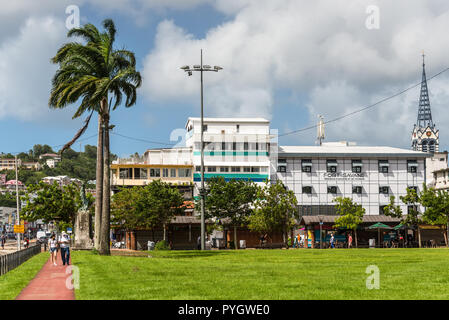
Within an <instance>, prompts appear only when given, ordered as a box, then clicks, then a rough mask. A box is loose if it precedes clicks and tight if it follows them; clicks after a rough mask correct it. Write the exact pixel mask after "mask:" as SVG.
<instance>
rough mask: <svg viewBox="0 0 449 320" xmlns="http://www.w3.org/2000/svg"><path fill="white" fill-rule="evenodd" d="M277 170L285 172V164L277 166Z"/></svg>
mask: <svg viewBox="0 0 449 320" xmlns="http://www.w3.org/2000/svg"><path fill="white" fill-rule="evenodd" d="M278 172H287V166H278Z"/></svg>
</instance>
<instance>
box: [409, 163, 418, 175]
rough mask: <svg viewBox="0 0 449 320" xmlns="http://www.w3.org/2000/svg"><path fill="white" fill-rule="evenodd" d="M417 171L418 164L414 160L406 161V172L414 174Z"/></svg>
mask: <svg viewBox="0 0 449 320" xmlns="http://www.w3.org/2000/svg"><path fill="white" fill-rule="evenodd" d="M417 169H418V162H417V161H416V160H407V171H408V172H410V173H416V172H417Z"/></svg>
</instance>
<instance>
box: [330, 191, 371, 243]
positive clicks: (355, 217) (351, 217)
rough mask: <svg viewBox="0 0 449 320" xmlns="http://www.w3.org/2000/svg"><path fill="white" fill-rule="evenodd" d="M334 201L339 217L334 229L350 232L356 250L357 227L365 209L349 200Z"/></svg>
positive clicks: (336, 199)
mask: <svg viewBox="0 0 449 320" xmlns="http://www.w3.org/2000/svg"><path fill="white" fill-rule="evenodd" d="M334 201H335V202H336V203H337V204H336V205H335V208H336V210H337V213H338V214H339V215H340V216H339V217H338V218H337V219H335V224H334V227H336V228H344V229H349V230H352V231H353V232H354V239H355V247H356V248H357V246H358V243H357V227H358V226H359V225H360V224H361V223H362V222H363V215H364V214H365V209H364V208H363V207H362V205H360V204H357V203H355V202H353V201H352V199H351V198H343V197H337V198H335V199H334Z"/></svg>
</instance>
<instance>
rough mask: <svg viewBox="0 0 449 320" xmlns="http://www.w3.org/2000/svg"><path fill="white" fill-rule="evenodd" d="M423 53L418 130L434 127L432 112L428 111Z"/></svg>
mask: <svg viewBox="0 0 449 320" xmlns="http://www.w3.org/2000/svg"><path fill="white" fill-rule="evenodd" d="M424 57H425V55H424V51H423V54H422V80H421V93H420V96H419V109H418V121H417V123H416V125H417V126H418V127H420V128H426V127H431V128H433V127H434V124H433V121H432V112H431V110H430V101H429V91H428V89H427V78H426V67H425V66H426V64H425V62H424Z"/></svg>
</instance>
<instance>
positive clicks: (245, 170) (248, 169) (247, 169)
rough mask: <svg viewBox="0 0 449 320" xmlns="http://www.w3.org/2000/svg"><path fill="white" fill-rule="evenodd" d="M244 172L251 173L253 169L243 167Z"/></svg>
mask: <svg viewBox="0 0 449 320" xmlns="http://www.w3.org/2000/svg"><path fill="white" fill-rule="evenodd" d="M243 172H251V168H250V167H243Z"/></svg>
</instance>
